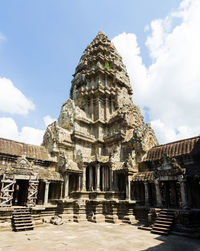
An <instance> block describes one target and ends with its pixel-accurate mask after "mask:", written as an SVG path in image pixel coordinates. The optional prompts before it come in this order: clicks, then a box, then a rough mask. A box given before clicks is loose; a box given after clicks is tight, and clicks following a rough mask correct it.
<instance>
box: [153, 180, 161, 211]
mask: <svg viewBox="0 0 200 251" xmlns="http://www.w3.org/2000/svg"><path fill="white" fill-rule="evenodd" d="M155 188H156V202H157V207H162V197H161V193H160V186H159V181H158V180H155Z"/></svg>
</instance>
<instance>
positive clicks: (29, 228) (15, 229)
mask: <svg viewBox="0 0 200 251" xmlns="http://www.w3.org/2000/svg"><path fill="white" fill-rule="evenodd" d="M33 229H34V227H33V226H23V227H16V228H14V231H18V230H33Z"/></svg>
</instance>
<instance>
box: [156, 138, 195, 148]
mask: <svg viewBox="0 0 200 251" xmlns="http://www.w3.org/2000/svg"><path fill="white" fill-rule="evenodd" d="M195 138H200V136H195V137H191V138H186V139H180V140H176V141H172V142H169V143H166V144H161V145H158V146H154V147H153V148H158V147H162V146H166V145H170V144H174V143H178V142H183V141H188V140H191V139H195ZM153 148H152V149H153Z"/></svg>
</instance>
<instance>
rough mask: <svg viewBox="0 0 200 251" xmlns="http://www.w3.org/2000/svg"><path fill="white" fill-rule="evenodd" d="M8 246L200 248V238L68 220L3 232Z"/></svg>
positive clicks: (0, 242) (2, 248)
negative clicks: (59, 224)
mask: <svg viewBox="0 0 200 251" xmlns="http://www.w3.org/2000/svg"><path fill="white" fill-rule="evenodd" d="M7 250H13V251H14V250H15V251H18V250H20V251H21V250H27V251H32V250H37V251H39V250H60V251H62V250H69V251H73V250H76V251H79V250H81V251H84V250H87V251H88V250H89V251H90V250H92V251H99V250H102V251H106V250H120V251H126V250H150V251H154V250H161V251H162V250H166V251H171V250H172V251H187V250H188V251H193V250H199V251H200V240H197V239H189V238H185V237H179V236H175V235H169V236H159V235H155V234H151V233H150V232H149V231H144V230H138V229H137V227H135V226H130V225H126V224H109V223H108V224H107V223H101V224H95V223H89V222H87V223H67V224H64V225H62V226H53V225H49V226H48V227H42V228H37V229H35V230H33V231H23V232H1V233H0V251H7Z"/></svg>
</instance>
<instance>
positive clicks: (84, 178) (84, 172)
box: [82, 166, 86, 191]
mask: <svg viewBox="0 0 200 251" xmlns="http://www.w3.org/2000/svg"><path fill="white" fill-rule="evenodd" d="M82 190H83V191H86V166H83V174H82Z"/></svg>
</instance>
